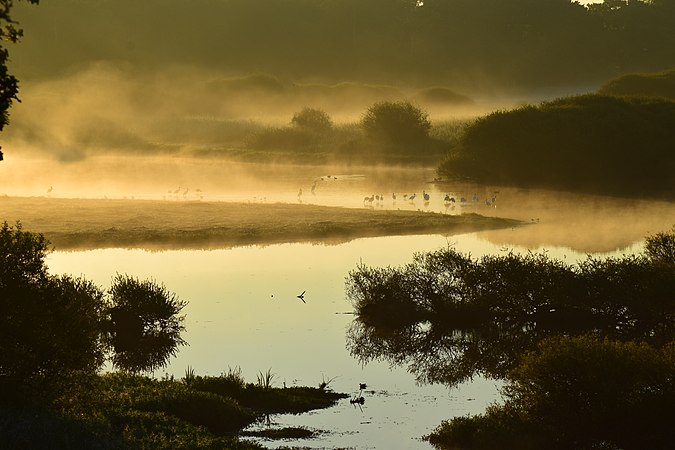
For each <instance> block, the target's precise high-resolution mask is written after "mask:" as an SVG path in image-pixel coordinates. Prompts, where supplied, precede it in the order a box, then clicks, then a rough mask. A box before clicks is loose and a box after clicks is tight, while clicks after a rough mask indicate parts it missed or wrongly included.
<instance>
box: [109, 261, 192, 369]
mask: <svg viewBox="0 0 675 450" xmlns="http://www.w3.org/2000/svg"><path fill="white" fill-rule="evenodd" d="M109 292H110V303H111V306H110V307H109V310H108V314H109V315H110V322H109V323H110V325H109V328H108V329H109V334H108V336H107V340H108V341H109V342H110V344H111V346H112V348H113V349H114V352H113V355H112V358H111V359H112V362H113V365H114V366H115V367H117V368H120V369H123V370H127V371H130V372H140V371H151V370H155V369H157V368H160V367H163V366H165V365H166V364H167V362H168V360H169V358H170V357H171V356H175V355H176V352H177V351H178V346H180V345H185V344H186V342H185V341H184V340H183V339H182V338H181V332H183V331H184V330H185V327H184V326H183V319H184V317H183V316H179V315H178V314H179V313H180V311H181V310H182V309H183V308H184V307H185V305H187V302H185V301H182V300H180V299H178V298H177V297H176V295H175V294H172V293H170V292H168V291H167V290H166V288H165V287H164V286H163V285H158V284H157V283H155V282H153V281H147V280H146V281H140V280H138V279H136V278H133V277H130V276H128V275H119V274H118V275H117V276H116V277H115V279H114V280H113V283H112V286H111V288H110V291H109Z"/></svg>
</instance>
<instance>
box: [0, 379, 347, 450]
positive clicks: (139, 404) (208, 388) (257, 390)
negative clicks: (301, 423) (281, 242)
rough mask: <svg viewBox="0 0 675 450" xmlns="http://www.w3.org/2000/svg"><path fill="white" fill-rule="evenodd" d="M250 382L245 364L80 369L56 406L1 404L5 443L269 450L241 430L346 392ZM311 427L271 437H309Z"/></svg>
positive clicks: (322, 405)
mask: <svg viewBox="0 0 675 450" xmlns="http://www.w3.org/2000/svg"><path fill="white" fill-rule="evenodd" d="M274 376H275V375H274V374H273V373H272V371H271V369H269V370H267V371H266V372H262V371H261V372H260V374H259V377H261V379H260V380H259V381H262V383H246V382H245V381H244V379H243V378H242V377H241V369H239V368H238V367H235V368H230V369H229V370H228V372H227V373H222V374H221V375H220V376H218V377H203V376H200V375H198V374H196V373H195V371H194V369H193V368H192V367H191V366H189V367H188V369H187V370H186V376H185V377H184V378H183V379H181V380H174V379H173V378H171V377H165V378H162V379H152V378H148V377H144V376H140V375H130V374H123V373H108V374H103V375H94V374H80V375H79V376H78V378H77V380H75V382H73V383H70V384H68V385H67V386H64V387H63V389H62V391H61V396H60V397H59V398H58V399H57V400H56V401H55V402H54V404H52V405H50V406H41V407H40V408H39V410H37V409H36V408H35V407H30V408H22V407H19V406H14V407H12V408H7V407H0V432H1V433H2V443H1V444H0V447H2V448H91V449H95V450H96V449H105V450H107V449H126V448H152V449H167V450H168V449H262V448H263V447H262V446H260V445H258V444H255V443H251V442H247V441H245V440H240V439H239V438H238V437H236V436H240V435H241V436H243V434H240V433H241V431H242V430H243V429H244V428H245V427H247V426H248V425H250V424H252V423H254V422H255V421H257V420H261V419H262V418H263V417H264V416H265V415H267V414H272V413H301V412H306V411H310V410H313V409H320V408H326V407H329V406H332V405H334V404H335V403H336V402H337V401H338V400H339V399H340V398H346V397H347V395H346V394H337V393H333V392H327V391H322V390H320V389H318V388H310V387H293V388H288V389H284V388H275V387H273V386H272V380H273V378H274ZM312 434H313V432H311V431H309V430H306V429H304V428H297V429H286V430H279V431H278V432H276V433H272V434H271V435H270V436H269V437H270V438H275V436H276V437H277V438H292V437H308V436H311V435H312Z"/></svg>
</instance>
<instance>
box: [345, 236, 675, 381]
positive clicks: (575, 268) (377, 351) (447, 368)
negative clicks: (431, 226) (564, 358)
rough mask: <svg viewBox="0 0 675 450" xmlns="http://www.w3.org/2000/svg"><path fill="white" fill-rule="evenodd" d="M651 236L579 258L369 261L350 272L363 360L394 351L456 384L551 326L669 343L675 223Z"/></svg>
mask: <svg viewBox="0 0 675 450" xmlns="http://www.w3.org/2000/svg"><path fill="white" fill-rule="evenodd" d="M647 241H648V245H647V251H646V252H645V254H644V255H640V256H625V257H623V258H608V259H596V258H591V257H589V258H588V259H587V260H585V261H583V262H581V263H579V264H577V265H569V264H567V263H565V262H563V261H560V260H555V259H551V258H548V257H547V256H546V255H545V254H526V255H517V254H513V253H508V254H504V255H488V256H484V257H483V258H481V259H479V260H474V259H472V258H471V257H470V256H467V255H464V254H461V253H459V252H457V251H455V250H454V249H452V248H448V249H443V250H438V251H435V252H431V253H424V254H418V255H416V257H415V259H414V261H413V262H412V263H410V264H407V265H406V266H403V267H400V268H394V267H386V268H369V267H365V266H360V267H358V268H357V269H356V270H354V271H352V272H350V274H349V277H348V279H347V289H346V290H347V297H348V298H349V299H350V301H351V302H352V303H353V304H354V307H355V311H356V314H357V320H355V321H354V323H353V325H352V327H351V329H350V331H349V333H348V341H349V344H348V346H349V348H350V351H351V352H352V354H353V355H354V356H356V357H357V358H359V359H360V360H361V361H363V362H368V361H370V360H373V359H387V360H390V361H392V362H394V363H398V364H406V365H408V366H409V368H410V370H411V371H412V372H413V373H414V374H415V375H416V376H417V377H418V379H420V380H421V381H425V382H437V383H447V384H455V383H459V382H462V381H465V380H466V379H468V378H470V377H472V376H473V375H474V374H476V373H481V374H484V375H488V376H491V377H503V376H505V375H506V374H507V373H508V372H509V370H511V369H513V368H514V367H515V366H516V365H517V364H518V361H519V359H520V358H521V356H522V355H523V354H524V353H525V352H527V351H530V350H534V349H535V347H536V345H537V343H538V342H539V341H541V340H542V339H544V338H546V337H548V336H551V335H558V334H562V335H580V334H591V335H594V336H597V337H600V338H611V339H616V340H621V341H637V342H646V343H648V344H650V345H653V346H655V347H662V346H664V345H666V344H667V343H668V342H670V341H672V340H673V339H674V338H675V320H674V319H675V297H673V294H672V293H673V292H675V271H674V270H673V269H674V267H675V260H674V259H673V254H675V231H671V232H669V233H659V234H657V235H655V236H650V237H649V238H648V239H647Z"/></svg>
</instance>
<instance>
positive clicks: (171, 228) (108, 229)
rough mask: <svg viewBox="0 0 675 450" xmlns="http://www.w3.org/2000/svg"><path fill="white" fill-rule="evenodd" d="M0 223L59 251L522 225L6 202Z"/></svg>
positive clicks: (295, 210) (441, 217) (198, 206)
mask: <svg viewBox="0 0 675 450" xmlns="http://www.w3.org/2000/svg"><path fill="white" fill-rule="evenodd" d="M0 211H1V213H0V214H1V216H0V221H2V220H6V221H7V222H8V223H15V222H16V221H17V220H18V221H21V223H22V225H23V228H24V229H25V230H27V231H32V232H37V233H42V234H44V235H45V237H46V238H47V239H48V240H49V241H50V242H51V244H53V245H54V246H55V247H56V249H58V250H82V249H92V248H110V247H122V248H146V249H157V250H161V249H182V248H193V249H194V248H197V249H205V248H227V247H232V246H238V245H252V244H258V245H260V244H263V245H264V244H274V243H286V242H325V243H339V242H347V241H350V240H352V239H356V238H361V237H377V236H391V235H409V234H410V235H412V234H427V233H448V234H450V233H461V232H467V231H480V230H488V229H490V230H492V229H499V228H510V227H513V226H516V225H519V224H521V222H519V221H516V220H510V219H502V218H496V217H484V216H480V215H477V214H462V215H458V216H452V215H447V214H438V213H424V212H419V211H387V210H375V211H373V210H367V209H353V208H340V207H328V206H316V205H296V204H284V203H273V204H252V203H226V202H196V201H195V202H166V201H153V200H91V199H52V198H41V197H0Z"/></svg>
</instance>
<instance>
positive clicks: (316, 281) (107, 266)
mask: <svg viewBox="0 0 675 450" xmlns="http://www.w3.org/2000/svg"><path fill="white" fill-rule="evenodd" d="M298 170H300V169H298ZM301 170H302V172H301V173H300V172H292V171H291V172H289V171H285V172H283V173H284V174H285V175H279V173H277V172H275V174H274V176H275V177H277V178H276V184H275V185H274V186H270V184H269V183H267V184H265V187H264V188H262V187H261V186H262V185H258V184H255V183H253V182H251V181H250V180H249V181H248V182H247V183H248V184H246V189H242V190H234V189H229V188H228V186H229V185H228V183H226V182H225V181H223V186H222V187H221V188H220V189H219V190H217V189H215V186H216V184H215V181H214V180H213V179H212V178H211V177H209V176H207V177H206V178H205V182H206V184H205V186H210V188H209V189H207V188H203V189H202V188H200V195H202V196H204V197H206V198H208V199H209V200H224V201H227V200H237V201H241V200H245V201H259V202H277V201H280V202H304V203H315V204H325V205H332V206H345V207H356V208H389V209H391V208H399V209H404V208H405V209H419V210H421V211H436V212H443V213H447V214H460V213H462V212H477V213H479V214H483V215H498V216H503V217H512V218H517V219H521V220H523V221H525V222H527V223H528V225H527V226H524V227H518V228H514V229H507V230H500V231H487V232H481V233H467V234H462V235H453V236H442V235H428V236H392V237H381V238H368V239H357V240H353V241H350V242H347V243H343V244H339V245H329V244H317V243H313V244H312V243H305V244H298V243H294V244H278V245H269V246H248V247H236V248H230V249H214V250H204V251H163V252H150V251H145V250H127V249H105V250H93V251H78V252H58V251H56V252H54V253H52V254H50V255H49V257H48V258H47V265H48V266H49V269H50V272H51V273H53V274H60V273H68V274H73V275H75V276H78V275H82V276H84V277H85V278H87V279H89V280H91V281H93V282H95V283H96V284H98V285H99V286H102V287H107V286H109V285H110V282H111V280H112V278H113V276H114V275H115V274H116V273H127V274H129V275H133V276H137V277H139V278H142V279H145V278H151V279H154V280H156V281H158V282H160V283H163V284H164V285H165V286H166V287H167V289H168V290H169V291H172V292H175V293H176V294H177V295H178V297H180V298H181V299H183V300H187V301H188V302H189V305H188V306H187V307H186V308H185V309H184V313H185V314H186V326H187V331H186V333H185V334H184V338H185V339H186V341H187V342H188V343H189V346H186V347H183V348H181V349H180V352H179V354H178V356H177V357H176V358H174V359H172V360H171V362H170V365H169V366H168V367H167V368H166V369H165V370H161V371H157V372H156V373H155V374H154V375H155V376H158V377H161V376H163V375H164V374H165V373H166V374H168V375H172V376H174V377H177V378H180V377H182V376H183V375H184V373H185V371H186V369H187V368H188V367H191V368H193V369H194V370H195V373H196V374H199V375H219V374H221V373H223V372H227V371H228V370H229V369H230V368H237V367H239V368H241V371H242V374H243V376H244V377H245V379H246V380H247V381H249V382H255V381H256V376H257V375H258V373H260V372H263V373H264V372H266V371H267V370H268V369H271V372H272V373H274V374H275V378H274V380H273V381H274V385H275V386H284V385H286V386H294V385H308V386H318V385H319V384H320V383H321V382H322V381H328V380H332V381H331V382H330V384H329V387H330V388H333V389H334V390H335V391H338V392H344V393H347V394H350V395H357V394H358V393H359V384H360V383H366V384H367V388H366V390H365V391H364V392H363V394H362V395H363V396H364V398H365V404H363V405H362V406H360V407H359V405H353V404H351V403H350V402H349V399H345V400H342V401H341V402H340V403H338V404H337V405H336V406H335V407H332V408H328V409H325V410H320V411H315V412H311V413H308V414H302V415H278V416H273V417H271V418H270V421H271V423H272V424H273V425H274V426H275V427H283V426H306V427H308V428H310V429H314V430H324V431H325V433H322V434H320V436H319V437H318V438H316V439H311V440H293V441H263V442H264V445H266V446H267V447H270V448H273V447H278V446H281V445H286V446H308V447H312V448H332V447H337V446H340V447H343V448H344V447H347V448H356V449H397V448H401V449H427V450H428V449H430V448H431V446H430V445H429V444H427V443H426V442H424V441H422V440H421V437H422V436H423V435H425V434H428V433H429V432H431V431H432V430H433V429H434V428H435V427H436V426H438V425H439V424H440V423H441V421H442V420H446V419H450V418H452V417H453V416H461V415H467V414H478V413H481V412H483V411H484V409H485V407H486V406H487V405H488V404H489V403H491V402H494V401H499V400H500V398H501V397H500V395H499V387H500V383H499V382H498V381H494V380H486V379H482V378H476V379H474V380H473V381H472V382H470V383H465V384H462V385H460V386H459V387H456V388H448V387H445V386H441V385H435V386H418V385H416V383H415V380H414V377H413V376H412V375H411V374H409V373H408V372H407V370H406V368H405V367H390V366H389V364H388V363H387V362H385V361H382V362H377V361H376V362H373V363H369V364H367V365H365V366H363V367H362V366H361V365H360V364H359V363H358V362H357V361H356V360H355V359H354V358H353V357H352V356H351V355H350V354H349V352H348V351H347V350H346V341H345V332H346V330H347V327H348V326H349V324H350V323H351V322H352V320H353V319H354V316H353V315H352V314H351V312H352V307H351V305H350V304H349V303H348V302H347V301H346V298H345V292H344V288H345V278H346V276H347V275H348V273H349V271H351V270H354V269H355V268H356V267H357V265H359V264H365V265H367V266H388V265H390V266H398V265H403V264H406V263H408V262H411V260H412V257H413V255H414V253H416V252H426V251H432V250H436V249H439V248H443V247H447V246H453V247H454V248H456V249H457V250H459V251H461V252H464V253H470V254H471V255H472V256H474V257H480V256H482V255H486V254H495V253H499V252H506V251H514V252H527V251H535V252H540V251H546V252H547V253H548V254H549V255H550V256H552V257H555V258H560V259H564V260H566V261H568V262H570V263H574V262H575V261H578V260H581V259H585V258H586V256H587V255H588V254H591V255H593V256H602V257H605V256H621V255H622V254H630V253H635V252H640V251H641V250H642V243H643V238H644V237H645V236H646V235H647V234H649V233H656V232H660V231H665V230H668V229H669V228H670V227H671V226H672V225H673V224H675V206H674V205H673V204H671V203H667V202H659V201H647V200H627V199H618V198H610V197H599V196H591V195H577V194H568V193H556V192H544V191H534V190H522V189H513V188H504V187H498V186H476V185H471V184H468V183H434V182H430V181H433V175H434V174H433V171H432V170H426V169H420V170H415V171H407V170H395V171H391V170H390V171H388V172H387V171H386V170H383V169H377V170H376V169H372V170H370V171H369V170H367V169H363V170H358V171H345V170H342V171H331V172H327V170H326V169H325V168H307V167H303V168H301ZM272 175H273V174H271V173H261V172H258V173H257V174H256V178H258V181H260V178H261V177H267V178H270V177H272ZM329 176H330V178H329ZM322 178H323V179H322ZM315 182H316V185H315V188H314V192H313V193H312V186H313V185H314V183H315ZM182 189H184V188H182ZM299 189H302V190H303V193H302V195H301V196H299V195H298V193H299ZM169 191H170V189H167V190H166V191H163V192H152V193H150V192H149V191H148V190H147V189H145V188H144V189H143V190H142V192H141V191H140V190H139V191H135V192H127V193H125V196H127V195H128V196H132V195H133V196H137V197H138V198H143V197H151V198H158V197H160V198H165V199H166V200H167V201H200V199H199V198H195V197H192V196H193V195H194V192H192V191H188V193H187V194H186V195H183V192H184V190H181V191H179V192H178V193H176V194H173V192H171V193H169ZM423 191H424V192H427V193H429V194H430V200H429V201H428V202H424V201H423V198H422V193H423ZM393 193H397V198H396V200H395V201H394V199H393V197H392V194H393ZM404 193H405V194H407V195H410V194H412V193H415V194H416V199H415V200H413V201H409V200H408V199H403V194H404ZM375 194H377V195H380V194H381V195H382V197H384V199H383V200H380V201H379V202H375V201H373V202H372V203H371V202H370V201H367V202H364V197H367V196H371V195H375ZM445 194H448V195H450V196H452V197H454V198H455V202H454V203H451V202H446V201H444V198H445ZM474 196H475V197H477V198H474ZM462 197H464V198H465V199H466V202H461V198H462ZM493 197H495V199H494V201H493ZM485 200H488V202H489V204H488V203H486V202H485ZM303 291H304V292H305V296H304V299H305V300H306V303H303V302H302V301H301V300H300V299H299V298H298V297H297V295H299V294H300V293H302V292H303ZM260 426H261V427H265V426H267V425H265V424H262V425H260Z"/></svg>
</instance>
